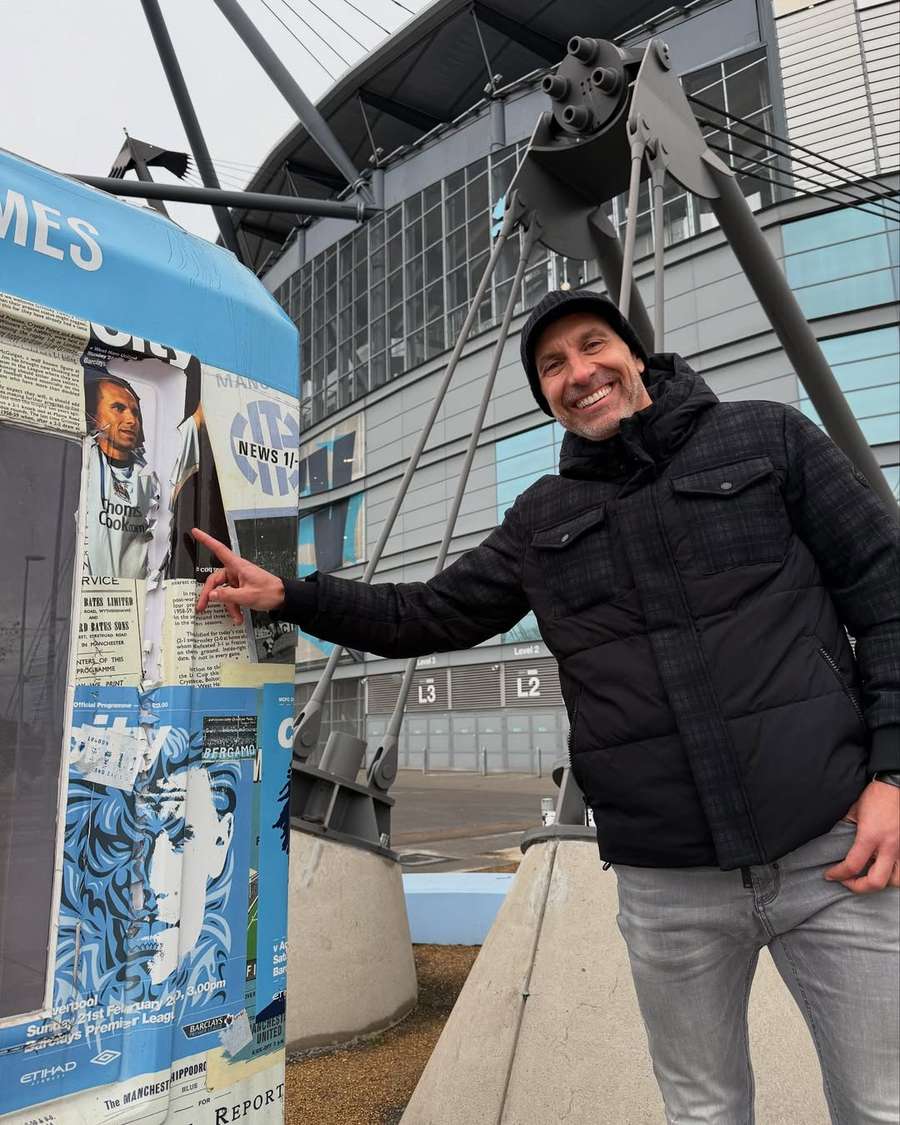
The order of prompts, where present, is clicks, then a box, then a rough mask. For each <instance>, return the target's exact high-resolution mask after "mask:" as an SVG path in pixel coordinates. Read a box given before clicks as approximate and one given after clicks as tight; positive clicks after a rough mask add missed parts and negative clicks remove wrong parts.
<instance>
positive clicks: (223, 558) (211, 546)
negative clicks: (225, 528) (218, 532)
mask: <svg viewBox="0 0 900 1125" xmlns="http://www.w3.org/2000/svg"><path fill="white" fill-rule="evenodd" d="M191 535H193V537H194V538H195V539H196V540H197V542H198V543H200V544H202V545H203V546H204V547H206V548H207V549H208V550H210V551H212V553H213V554H214V555H215V556H216V558H217V559H218V560H219V562H222V563H225V564H226V565H227V564H228V563H233V562H237V561H238V556H237V555H236V554H235V553H234V551H232V550H231V548H230V547H226V545H225V544H224V543H220V542H219V540H218V539H213V537H212V536H211V535H207V534H206V532H205V531H201V530H200V528H199V527H192V528H191Z"/></svg>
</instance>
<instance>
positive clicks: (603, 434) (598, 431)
mask: <svg viewBox="0 0 900 1125" xmlns="http://www.w3.org/2000/svg"><path fill="white" fill-rule="evenodd" d="M635 379H636V380H637V382H635V381H634V380H632V379H629V381H628V383H627V384H626V383H624V382H623V381H622V380H619V387H620V388H621V391H622V397H623V399H624V402H623V404H622V407H621V409H620V410H619V411H618V412H617V413H616V414H615V415H614V416H612V417H602V416H601V417H598V418H587V419H585V421H584V422H581V421H580V419H579V418H578V417H577V416H575V417H573V415H572V412H571V411H570V412H569V414H567V415H566V416H565V417H564V418H559V417H557V419H556V420H557V422H559V424H560V425H561V426H562V427H563V429H564V430H568V431H569V433H572V434H577V435H578V437H583V438H586V439H587V440H588V441H608V440H609V438H611V437H613V436H614V435H615V434H617V433H618V432H619V425H620V424H621V422H622V420H623V419H624V418H631V417H632V416H633V415H635V414H636V413H637V412H638V410H640V409H641V405H640V400H641V394H640V392H641V389H642V388H643V385H644V384H643V381H642V380H641V378H640V375H636V376H635ZM573 410H574V407H573Z"/></svg>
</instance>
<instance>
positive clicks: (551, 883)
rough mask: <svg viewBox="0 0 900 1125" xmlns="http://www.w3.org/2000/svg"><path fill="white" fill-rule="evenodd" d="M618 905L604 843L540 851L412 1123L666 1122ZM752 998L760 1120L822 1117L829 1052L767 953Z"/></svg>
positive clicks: (480, 965)
mask: <svg viewBox="0 0 900 1125" xmlns="http://www.w3.org/2000/svg"><path fill="white" fill-rule="evenodd" d="M616 911H617V903H616V881H615V876H614V873H613V872H612V871H611V870H610V871H607V872H603V871H602V870H601V867H600V862H599V859H598V856H597V849H596V846H595V845H594V844H593V843H587V842H577V841H564V842H562V843H556V842H547V843H540V844H535V845H534V846H533V847H531V848H530V849H529V850H528V852H527V853H526V855H525V858H524V860H523V862H522V865H521V867H520V868H519V871H518V874H517V875H516V878H515V882H514V883H513V885H512V887H511V888H510V890H509V893H508V894H507V897H506V901H505V902H504V904H503V906H502V908H501V910H500V913H499V914H498V916H497V920H496V921H495V923H494V925H493V927H492V929H491V932H490V933H489V934H488V937H487V939H486V941H485V943H484V945H483V947H482V950H481V953H480V954H479V956H478V960H477V961H476V962H475V965H474V967H473V968H472V971H471V973H470V974H469V979H468V980H467V982H466V985H465V988H464V989H463V991H462V993H461V995H460V997H459V1000H458V1001H457V1004H456V1007H455V1008H454V1009H453V1012H452V1014H451V1016H450V1019H449V1020H448V1022H447V1025H446V1027H445V1028H444V1032H443V1034H442V1035H441V1038H440V1039H439V1041H438V1043H437V1046H436V1047H435V1049H434V1052H433V1054H432V1056H431V1059H430V1061H429V1063H428V1066H427V1067H426V1069H425V1071H424V1073H423V1075H422V1078H421V1080H420V1082H419V1084H418V1086H417V1087H416V1090H415V1092H414V1094H413V1097H412V1099H411V1100H410V1103H409V1105H408V1107H407V1109H406V1112H405V1114H404V1115H403V1118H402V1122H401V1125H473V1123H474V1122H478V1123H479V1125H544V1123H548V1125H549V1123H550V1122H553V1123H557V1122H559V1123H561V1125H562V1123H564V1125H623V1123H624V1122H627V1123H628V1125H644V1123H646V1125H661V1123H662V1122H663V1120H664V1116H663V1108H662V1100H661V1098H660V1096H659V1092H658V1089H657V1086H656V1082H655V1080H654V1078H653V1072H652V1069H651V1065H650V1058H649V1054H648V1051H647V1043H646V1038H645V1035H644V1029H643V1024H642V1023H641V1018H640V1013H639V1011H638V1007H637V1000H636V997H635V994H634V987H633V985H632V983H631V973H630V971H629V967H628V956H627V953H626V950H625V945H624V942H623V941H622V939H621V937H620V935H619V932H618V929H617V927H616ZM523 994H527V999H525V998H524V996H523ZM750 1007H751V1011H750V1029H751V1050H752V1054H753V1060H754V1068H755V1071H756V1076H757V1120H759V1121H764V1122H766V1125H821V1123H822V1122H823V1121H827V1120H828V1112H827V1110H826V1107H825V1102H824V1098H823V1096H822V1089H821V1079H820V1077H819V1068H818V1064H817V1062H816V1058H815V1052H814V1049H813V1046H812V1043H811V1041H810V1037H809V1034H808V1032H807V1030H806V1027H805V1024H804V1023H803V1020H802V1018H801V1017H800V1014H799V1012H798V1011H797V1008H796V1007H795V1005H794V1003H793V1001H792V999H791V998H790V996H789V994H788V992H787V989H786V988H785V987H784V985H783V984H782V982H781V979H780V978H779V977H778V975H777V973H776V972H775V969H774V966H773V964H772V962H771V959H770V958H769V956H768V955H767V954H764V955H763V957H762V958H761V959H760V967H759V971H758V973H757V977H756V982H755V984H754V988H753V993H752V996H751V1006H750Z"/></svg>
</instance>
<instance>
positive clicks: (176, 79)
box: [141, 0, 249, 265]
mask: <svg viewBox="0 0 900 1125" xmlns="http://www.w3.org/2000/svg"><path fill="white" fill-rule="evenodd" d="M141 5H142V6H143V9H144V15H145V16H146V17H147V23H148V24H149V25H150V34H151V35H152V36H153V42H154V43H155V44H156V50H157V53H158V54H159V60H160V62H161V63H162V66H163V70H164V71H165V72H166V79H167V80H168V83H169V89H170V90H171V91H172V97H173V98H174V100H175V105H176V107H177V109H178V114H179V116H180V117H181V124H182V126H183V127H184V131H185V134H186V136H187V139H188V144H189V145H190V146H191V152H192V153H193V155H194V162H195V164H196V165H197V171H198V172H199V173H200V179H201V180H202V181H203V184H204V186H205V187H208V188H218V187H220V184H219V177H218V176H217V175H216V170H215V168H214V167H213V162H212V159H211V157H210V155H209V149H208V148H207V147H206V140H205V139H204V136H203V131H202V130H201V128H200V122H199V120H198V118H197V114H196V113H195V112H194V105H193V102H192V101H191V96H190V94H189V93H188V88H187V83H186V82H185V80H184V75H183V74H182V71H181V66H180V64H179V62H178V56H177V55H176V54H175V48H174V47H173V45H172V39H171V36H170V35H169V29H168V28H167V27H166V22H165V20H164V19H163V14H162V11H161V10H160V7H159V3H158V0H141ZM212 212H213V216H214V217H215V220H216V225H217V226H218V228H219V233H220V234H221V235H222V241H223V242H224V243H225V245H226V246H227V247H228V249H229V250H230V251H231V252H232V254H234V255H235V256H236V257H237V259H238V261H240V262H243V263H244V265H246V264H247V261H248V260H249V259H248V257H247V255H246V254H244V253H242V247H241V245H240V243H239V241H238V237H237V234H236V232H235V229H234V223H233V222H232V221H231V215H230V214H229V212H228V210H227V208H225V207H213V209H212Z"/></svg>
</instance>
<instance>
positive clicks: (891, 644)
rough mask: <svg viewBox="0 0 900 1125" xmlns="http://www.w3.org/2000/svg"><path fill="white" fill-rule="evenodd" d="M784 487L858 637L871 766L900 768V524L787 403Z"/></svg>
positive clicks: (843, 615)
mask: <svg viewBox="0 0 900 1125" xmlns="http://www.w3.org/2000/svg"><path fill="white" fill-rule="evenodd" d="M784 426H785V429H784V435H785V449H786V452H787V480H786V484H785V494H786V499H787V503H788V507H789V509H790V512H791V518H792V520H793V523H794V527H795V529H796V531H797V534H798V535H799V536H800V538H801V539H802V540H803V541H804V543H805V544H806V545H807V547H808V548H809V549H810V551H811V552H812V554H813V556H814V557H815V559H816V562H817V563H818V566H819V569H820V570H821V572H822V575H823V577H824V579H825V583H826V585H827V586H828V589H829V591H830V593H831V596H832V598H833V599H834V603H835V605H836V606H837V610H838V613H839V615H840V617H841V620H842V621H843V622H844V624H845V625H846V627H847V629H848V630H849V631H850V633H851V634H852V635H853V636H854V637H855V638H856V660H857V663H858V665H859V672H860V686H861V689H862V707H863V713H864V715H865V718H866V724H867V725H868V727H869V729H870V730H871V731H872V732H873V739H872V750H871V754H870V757H869V768H870V769H871V770H875V769H900V527H898V521H897V516H896V514H895V513H890V512H888V511H887V509H886V508H885V506H884V503H883V502H882V500H881V499H880V498H879V497H878V496H877V495H876V494H875V493H874V492H873V491H872V489H871V487H870V486H869V484H868V482H867V481H866V480H865V479H864V478H863V476H862V474H860V473H859V472H858V470H857V469H855V468H854V466H853V465H852V464H851V463H850V461H849V460H848V458H847V457H846V456H845V455H844V454H843V453H842V452H841V451H840V450H839V449H838V448H837V446H836V445H835V444H834V443H833V442H832V441H831V439H830V438H829V437H827V436H826V435H825V434H824V433H822V431H821V430H820V429H819V427H818V426H816V425H815V424H814V423H813V422H811V421H810V420H809V419H808V418H806V417H804V416H803V415H802V414H801V413H800V412H799V411H797V410H793V409H791V408H787V410H786V412H785V423H784Z"/></svg>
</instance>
